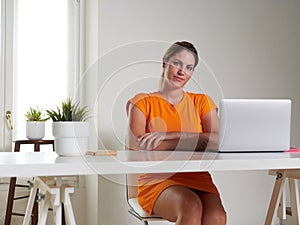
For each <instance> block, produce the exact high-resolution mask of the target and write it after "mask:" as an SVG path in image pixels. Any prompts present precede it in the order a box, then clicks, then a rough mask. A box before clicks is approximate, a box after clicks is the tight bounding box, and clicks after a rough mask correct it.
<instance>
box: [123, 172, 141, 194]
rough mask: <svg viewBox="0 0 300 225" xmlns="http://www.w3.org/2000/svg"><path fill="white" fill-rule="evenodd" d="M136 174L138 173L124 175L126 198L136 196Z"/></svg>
mask: <svg viewBox="0 0 300 225" xmlns="http://www.w3.org/2000/svg"><path fill="white" fill-rule="evenodd" d="M138 176H139V174H128V175H126V190H127V199H131V198H136V197H137V193H138Z"/></svg>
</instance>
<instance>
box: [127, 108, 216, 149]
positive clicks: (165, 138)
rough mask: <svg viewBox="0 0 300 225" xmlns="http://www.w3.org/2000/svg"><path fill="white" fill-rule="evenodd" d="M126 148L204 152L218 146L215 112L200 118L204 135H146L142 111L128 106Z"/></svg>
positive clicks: (175, 133)
mask: <svg viewBox="0 0 300 225" xmlns="http://www.w3.org/2000/svg"><path fill="white" fill-rule="evenodd" d="M128 117H129V126H128V135H127V144H128V146H127V147H128V148H129V149H132V150H140V149H144V150H154V149H155V150H200V151H201V150H202V151H203V150H205V149H216V148H217V146H218V131H219V119H218V115H217V111H216V110H212V111H211V112H209V113H207V114H206V115H205V116H204V117H203V118H202V126H203V130H204V133H190V132H167V133H164V132H152V133H146V131H145V127H146V117H145V115H144V114H143V113H142V111H141V110H140V109H139V108H137V107H136V106H134V105H133V104H130V105H129V109H128Z"/></svg>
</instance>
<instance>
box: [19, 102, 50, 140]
mask: <svg viewBox="0 0 300 225" xmlns="http://www.w3.org/2000/svg"><path fill="white" fill-rule="evenodd" d="M25 116H26V118H27V121H26V137H27V138H28V139H30V140H41V139H43V138H44V136H45V121H46V120H48V119H49V117H45V116H44V115H43V110H42V109H39V108H38V107H36V108H32V107H30V108H29V110H28V111H27V112H26V113H25Z"/></svg>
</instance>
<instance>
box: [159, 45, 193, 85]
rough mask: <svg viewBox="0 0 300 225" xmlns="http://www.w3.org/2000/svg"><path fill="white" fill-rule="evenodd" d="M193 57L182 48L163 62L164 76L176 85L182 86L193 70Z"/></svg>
mask: <svg viewBox="0 0 300 225" xmlns="http://www.w3.org/2000/svg"><path fill="white" fill-rule="evenodd" d="M194 65H195V57H194V55H193V53H191V52H189V51H188V50H182V51H180V52H178V53H176V54H175V55H174V56H172V57H171V58H170V59H169V60H168V61H167V62H164V63H163V68H164V77H165V79H168V81H169V82H170V83H172V84H173V85H176V86H177V87H181V88H182V87H183V86H184V85H185V84H186V83H187V82H188V81H189V80H190V78H191V76H192V74H193V72H194Z"/></svg>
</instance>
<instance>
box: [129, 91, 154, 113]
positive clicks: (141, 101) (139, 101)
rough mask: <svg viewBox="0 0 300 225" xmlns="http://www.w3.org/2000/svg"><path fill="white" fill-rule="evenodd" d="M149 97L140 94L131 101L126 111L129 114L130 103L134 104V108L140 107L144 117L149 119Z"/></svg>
mask: <svg viewBox="0 0 300 225" xmlns="http://www.w3.org/2000/svg"><path fill="white" fill-rule="evenodd" d="M148 101H149V100H148V95H147V94H144V93H140V94H137V95H135V96H134V97H133V98H131V99H129V100H128V102H127V105H126V111H127V114H128V110H129V105H130V103H131V104H133V105H134V106H136V107H138V108H139V109H140V110H141V111H142V112H143V113H144V115H145V116H146V117H147V115H148V113H149V104H148Z"/></svg>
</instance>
